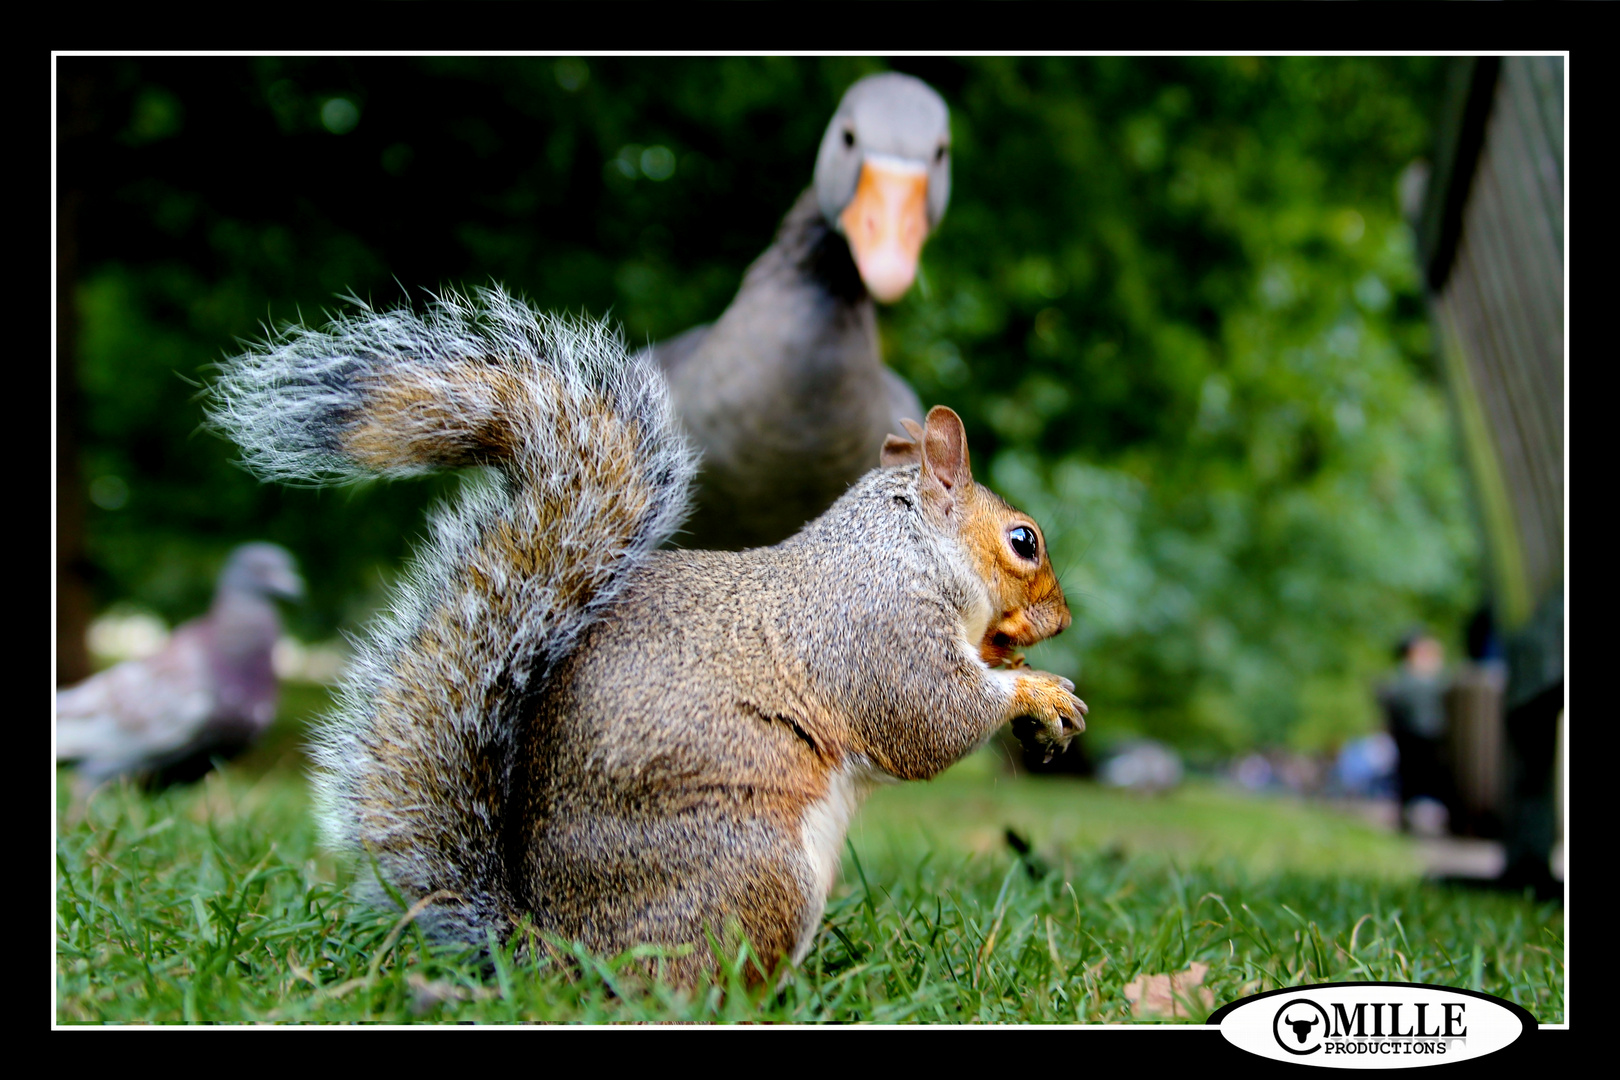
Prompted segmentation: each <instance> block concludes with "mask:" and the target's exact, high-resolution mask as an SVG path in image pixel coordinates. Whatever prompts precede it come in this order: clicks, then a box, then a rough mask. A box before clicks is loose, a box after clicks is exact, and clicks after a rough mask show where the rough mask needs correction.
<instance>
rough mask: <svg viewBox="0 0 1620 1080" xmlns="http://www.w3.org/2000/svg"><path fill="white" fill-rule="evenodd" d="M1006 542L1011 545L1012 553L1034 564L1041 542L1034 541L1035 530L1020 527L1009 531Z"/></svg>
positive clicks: (1026, 526)
mask: <svg viewBox="0 0 1620 1080" xmlns="http://www.w3.org/2000/svg"><path fill="white" fill-rule="evenodd" d="M1007 540H1008V541H1009V542H1010V543H1011V544H1012V546H1013V550H1014V551H1016V552H1018V554H1019V555H1020V556H1021V557H1023V558H1025V559H1028V560H1030V561H1031V562H1034V561H1035V558H1036V556H1037V555H1039V554H1040V550H1041V542H1040V541H1039V540H1038V539H1036V537H1035V530H1034V529H1031V528H1030V527H1029V526H1028V525H1020V526H1018V527H1017V528H1016V529H1012V530H1010V531H1009V532H1008V533H1007Z"/></svg>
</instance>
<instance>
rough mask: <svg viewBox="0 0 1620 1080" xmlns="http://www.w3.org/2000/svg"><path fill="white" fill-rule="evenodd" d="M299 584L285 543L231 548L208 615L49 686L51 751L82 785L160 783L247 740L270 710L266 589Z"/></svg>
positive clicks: (291, 594) (196, 769)
mask: <svg viewBox="0 0 1620 1080" xmlns="http://www.w3.org/2000/svg"><path fill="white" fill-rule="evenodd" d="M303 591H304V583H303V581H302V580H301V579H300V578H299V576H298V571H297V569H296V568H295V566H294V563H293V558H292V556H291V555H289V554H288V553H287V551H286V550H285V549H283V548H281V547H278V546H276V545H275V544H266V543H255V544H243V545H242V546H240V547H238V548H236V549H235V550H234V551H232V552H231V555H230V558H229V559H228V560H227V561H226V563H225V568H224V570H222V571H221V572H220V575H219V585H218V587H217V588H216V589H215V591H214V602H213V605H212V606H211V607H210V608H209V610H208V614H206V615H203V616H201V617H199V618H196V619H193V620H191V621H190V622H188V623H185V624H184V625H182V626H180V627H179V628H178V629H176V630H175V631H174V633H173V634H172V635H171V636H170V638H169V641H168V644H166V645H165V646H164V647H163V649H162V650H161V651H160V652H158V653H156V654H155V655H153V656H149V657H146V658H145V659H141V660H129V661H126V662H124V663H122V664H118V665H117V666H115V667H112V668H109V669H107V670H106V671H103V672H100V673H99V674H96V675H92V676H91V677H90V678H88V679H86V680H85V681H84V682H81V683H79V684H78V685H76V686H72V687H68V688H66V689H62V690H58V691H57V692H56V759H57V760H58V761H77V762H78V767H79V776H80V779H81V781H82V782H83V783H85V784H89V785H94V784H99V783H100V782H102V781H104V780H108V779H111V778H113V777H116V776H120V775H125V774H129V775H132V776H135V777H137V778H140V779H143V780H145V781H147V782H149V783H153V784H155V785H159V786H161V785H165V784H170V783H180V782H185V781H189V780H195V779H197V778H198V777H200V776H202V775H203V774H204V773H206V772H207V771H208V770H209V769H210V768H212V767H213V763H214V762H215V761H216V760H223V759H229V758H232V757H235V756H236V755H237V754H240V753H241V752H242V751H244V750H246V749H247V748H248V747H250V746H252V745H253V743H254V742H256V741H257V740H258V738H259V737H260V736H261V735H263V734H264V731H265V729H266V728H268V727H269V726H270V722H271V721H272V720H274V719H275V715H276V696H277V695H276V676H275V671H274V670H273V668H272V667H271V663H270V654H271V650H272V649H273V648H274V647H275V643H276V638H277V637H278V636H279V635H280V633H281V619H280V617H279V616H278V614H277V612H276V607H275V603H274V602H273V601H272V599H271V598H272V597H277V596H280V597H286V598H288V599H297V598H299V597H301V596H302V595H303Z"/></svg>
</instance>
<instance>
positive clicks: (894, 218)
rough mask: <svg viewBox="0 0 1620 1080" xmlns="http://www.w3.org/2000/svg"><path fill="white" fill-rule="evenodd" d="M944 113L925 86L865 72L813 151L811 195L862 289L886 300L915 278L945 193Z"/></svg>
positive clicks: (947, 129)
mask: <svg viewBox="0 0 1620 1080" xmlns="http://www.w3.org/2000/svg"><path fill="white" fill-rule="evenodd" d="M950 151H951V114H950V110H949V109H947V108H946V107H945V101H944V99H943V98H941V97H940V96H939V95H938V94H937V93H935V92H934V89H933V87H931V86H929V85H928V84H927V83H925V82H923V81H922V80H921V79H914V78H912V77H911V76H910V75H902V74H900V73H899V72H894V71H890V72H885V73H883V74H881V75H868V76H867V77H866V78H864V79H862V80H861V81H860V82H858V83H856V84H855V85H854V86H851V87H850V88H849V90H848V91H846V92H845V93H844V98H843V100H842V101H840V102H839V103H838V111H837V112H835V113H834V114H833V118H832V123H830V124H828V125H827V134H826V135H825V136H824V137H823V138H822V140H821V150H820V152H819V153H818V154H817V155H816V198H817V200H818V201H819V202H820V203H821V213H822V215H823V216H824V217H825V218H826V219H827V221H828V222H829V223H830V224H831V225H832V226H833V227H834V228H835V229H837V230H838V231H839V232H841V233H843V234H844V238H845V239H846V240H848V241H849V250H850V254H851V255H853V256H854V258H855V267H856V269H858V270H859V271H860V274H861V280H862V281H863V282H865V283H866V290H867V292H869V293H871V294H872V296H873V297H875V298H876V299H878V300H881V301H883V302H884V303H886V304H892V303H894V301H896V300H898V299H900V298H901V297H902V296H904V295H905V294H906V291H907V290H908V289H910V288H911V283H912V281H913V280H914V279H915V278H916V276H917V257H918V255H919V254H920V253H921V252H922V246H923V241H924V240H926V239H928V234H929V233H931V232H933V230H934V227H935V226H936V225H938V224H939V219H940V218H941V217H943V216H944V215H945V205H946V203H948V202H949V201H950V198H951V153H950Z"/></svg>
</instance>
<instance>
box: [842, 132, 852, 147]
mask: <svg viewBox="0 0 1620 1080" xmlns="http://www.w3.org/2000/svg"><path fill="white" fill-rule="evenodd" d="M844 145H845V146H846V147H850V146H854V145H855V129H854V128H845V129H844Z"/></svg>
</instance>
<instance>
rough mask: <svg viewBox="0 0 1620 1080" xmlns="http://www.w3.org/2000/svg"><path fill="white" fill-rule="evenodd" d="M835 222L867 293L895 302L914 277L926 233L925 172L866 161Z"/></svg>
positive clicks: (901, 164) (898, 164)
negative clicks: (850, 195)
mask: <svg viewBox="0 0 1620 1080" xmlns="http://www.w3.org/2000/svg"><path fill="white" fill-rule="evenodd" d="M838 223H839V224H840V225H842V226H843V229H844V236H845V237H846V238H847V239H848V240H849V248H850V251H851V253H852V254H853V255H854V256H855V266H856V269H858V270H859V271H860V272H861V280H862V281H864V282H865V283H866V291H867V292H869V293H871V294H872V296H873V297H874V298H876V299H878V300H881V301H882V302H883V303H885V304H892V303H894V302H895V301H896V300H898V299H900V298H901V297H902V296H904V295H905V294H906V290H907V289H909V288H911V283H912V282H913V281H914V280H916V277H917V256H918V255H919V254H921V252H922V246H923V240H925V239H926V238H927V236H928V171H927V170H926V169H925V168H923V167H922V166H920V165H917V166H913V165H911V164H910V163H909V162H900V161H894V162H889V161H873V160H870V159H868V160H867V161H866V162H864V163H863V164H862V165H861V178H860V181H859V183H858V184H856V187H855V197H854V198H853V199H851V200H850V202H849V205H848V206H846V207H844V212H843V213H842V214H840V215H838Z"/></svg>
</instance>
